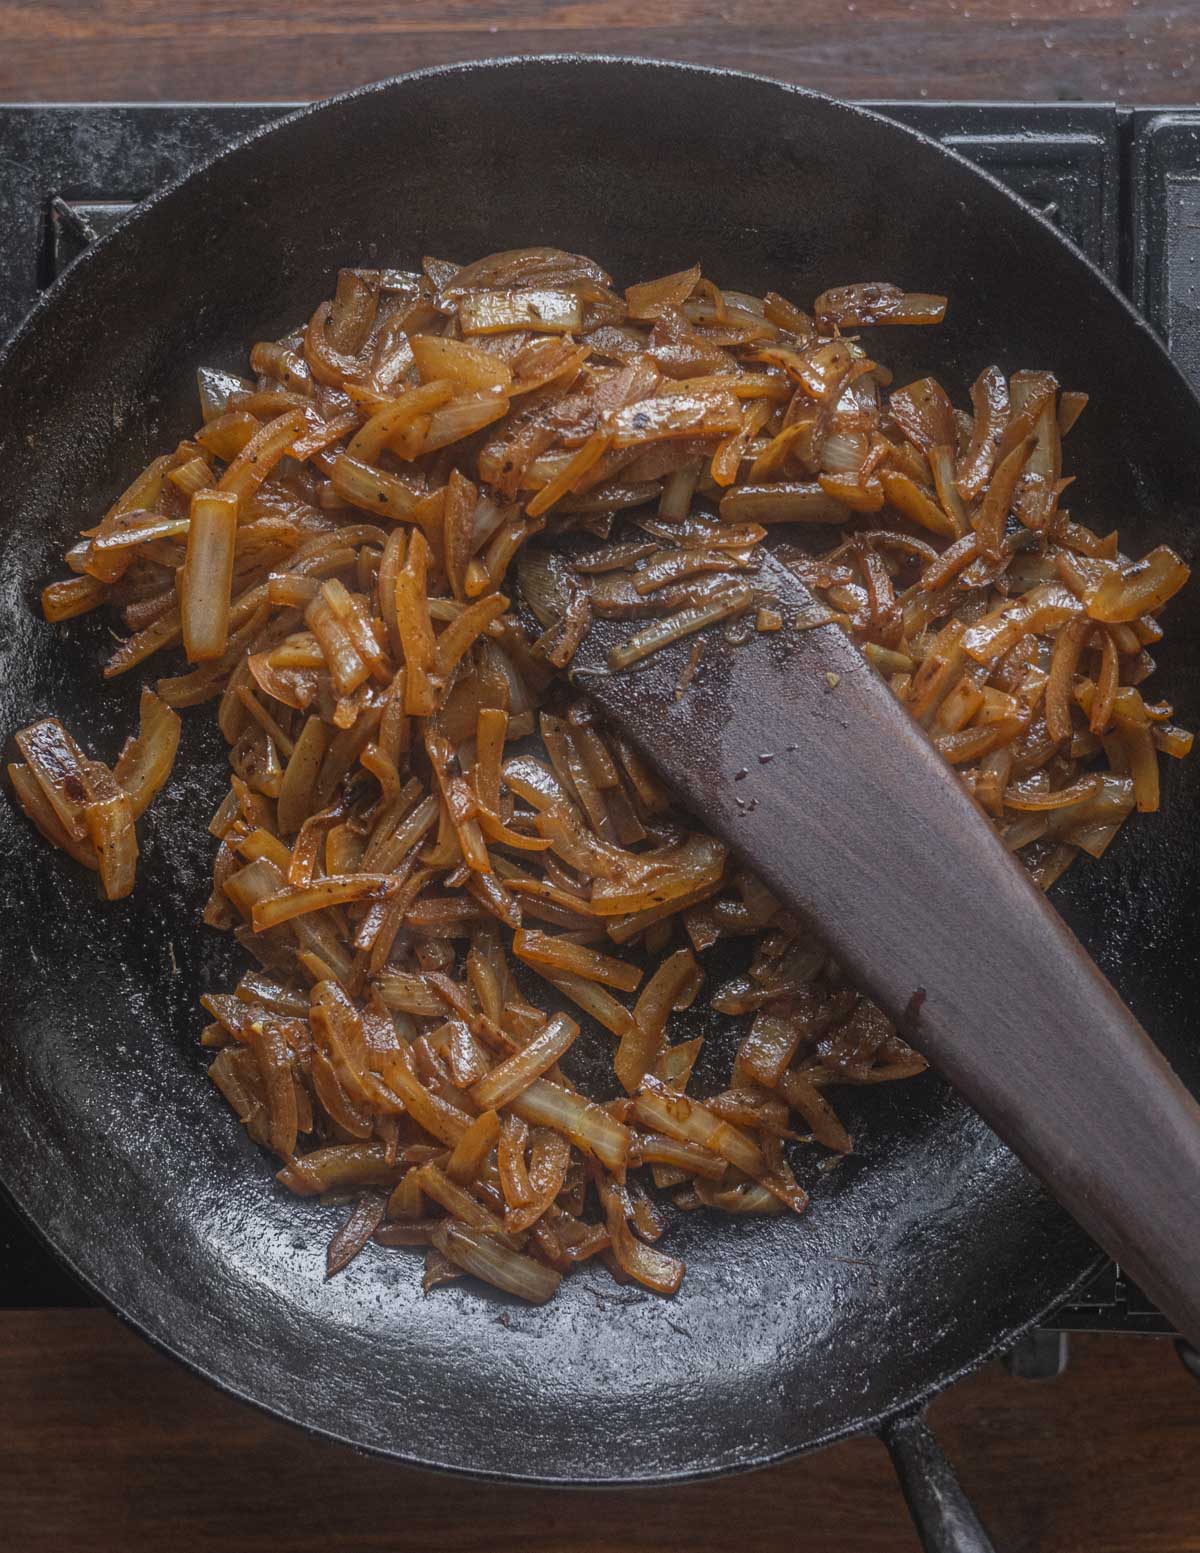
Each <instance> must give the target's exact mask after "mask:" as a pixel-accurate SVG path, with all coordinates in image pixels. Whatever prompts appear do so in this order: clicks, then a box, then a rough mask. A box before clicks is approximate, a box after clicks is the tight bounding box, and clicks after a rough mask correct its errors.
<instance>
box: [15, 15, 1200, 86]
mask: <svg viewBox="0 0 1200 1553" xmlns="http://www.w3.org/2000/svg"><path fill="white" fill-rule="evenodd" d="M1198 48H1200V6H1198V5H1197V4H1196V3H1195V0H1178V3H1177V4H1170V3H1163V0H563V3H560V4H552V3H547V0H0V98H7V99H9V100H12V101H17V100H49V99H52V98H60V99H63V98H65V99H71V98H74V99H89V100H97V99H105V100H110V101H111V100H137V99H145V98H182V99H197V98H211V99H215V100H228V99H231V98H242V99H250V98H260V99H267V98H270V99H275V100H289V99H292V98H308V97H322V96H325V95H327V94H328V93H330V92H335V91H340V90H341V89H342V88H344V87H349V86H357V85H358V84H359V83H360V82H363V81H372V80H377V79H378V78H379V77H380V76H385V75H394V74H396V73H398V72H400V71H403V70H411V69H413V68H415V67H417V66H420V65H432V64H438V63H440V62H442V61H444V60H452V59H480V58H485V57H487V56H489V55H496V54H538V53H548V52H552V51H554V50H571V49H578V50H582V51H585V52H591V53H598V52H605V53H613V54H620V53H629V54H644V55H653V56H657V57H659V58H662V59H685V60H696V61H700V62H702V63H706V64H708V63H720V64H724V65H731V66H733V67H735V68H737V69H739V70H758V71H761V72H762V73H763V74H765V75H774V76H783V77H786V78H787V79H788V80H791V81H800V82H803V83H804V85H806V86H812V87H817V88H819V89H820V90H822V91H827V92H833V93H835V94H840V95H841V96H846V97H917V96H929V97H955V98H969V97H979V98H1000V97H1005V98H1013V99H1016V98H1025V99H1032V98H1044V99H1047V100H1050V101H1054V100H1059V99H1062V100H1068V101H1072V100H1073V101H1083V100H1099V99H1102V100H1105V101H1107V100H1116V101H1121V102H1130V103H1135V102H1136V103H1155V102H1164V103H1165V102H1194V101H1195V100H1196V97H1197V84H1196V82H1197V49H1198Z"/></svg>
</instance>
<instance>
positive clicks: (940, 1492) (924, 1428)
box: [879, 1411, 995, 1553]
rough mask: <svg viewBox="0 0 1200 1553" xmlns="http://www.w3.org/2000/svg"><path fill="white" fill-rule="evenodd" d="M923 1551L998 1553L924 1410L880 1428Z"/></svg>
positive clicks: (908, 1414)
mask: <svg viewBox="0 0 1200 1553" xmlns="http://www.w3.org/2000/svg"><path fill="white" fill-rule="evenodd" d="M879 1438H880V1439H881V1440H882V1441H883V1443H884V1445H886V1446H887V1449H888V1454H889V1456H891V1458H892V1466H893V1467H895V1469H896V1476H897V1477H898V1478H899V1479H900V1487H901V1488H902V1489H903V1490H904V1497H905V1499H906V1500H907V1501H908V1509H909V1513H910V1514H911V1516H912V1518H913V1525H914V1526H915V1527H916V1529H917V1535H918V1536H919V1537H920V1539H921V1546H922V1547H923V1548H924V1549H925V1553H995V1550H994V1548H993V1546H992V1539H991V1538H990V1537H989V1536H988V1534H987V1532H986V1531H984V1529H983V1527H982V1525H981V1524H980V1521H979V1517H978V1516H977V1515H976V1514H975V1511H974V1509H973V1508H972V1506H971V1501H970V1500H969V1499H968V1498H967V1496H966V1495H965V1494H964V1493H963V1491H962V1488H961V1487H960V1485H959V1481H958V1479H957V1478H956V1477H955V1475H954V1468H953V1467H952V1466H951V1465H950V1463H949V1462H948V1461H947V1460H946V1457H945V1454H944V1453H943V1451H942V1448H941V1446H940V1445H939V1444H938V1442H937V1441H936V1440H935V1439H934V1437H933V1435H932V1434H931V1433H930V1430H929V1427H928V1425H927V1424H926V1422H925V1414H924V1412H923V1411H918V1412H915V1413H901V1414H900V1416H899V1417H897V1418H893V1419H891V1420H890V1421H889V1422H888V1423H886V1424H884V1425H883V1426H882V1427H881V1428H880V1430H879Z"/></svg>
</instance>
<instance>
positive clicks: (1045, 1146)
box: [530, 553, 1200, 1343]
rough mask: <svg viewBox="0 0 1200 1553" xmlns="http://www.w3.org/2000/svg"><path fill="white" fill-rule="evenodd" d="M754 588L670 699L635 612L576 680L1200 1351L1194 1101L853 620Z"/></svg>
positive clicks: (604, 623)
mask: <svg viewBox="0 0 1200 1553" xmlns="http://www.w3.org/2000/svg"><path fill="white" fill-rule="evenodd" d="M531 560H532V563H533V564H534V565H536V564H537V562H536V558H535V556H531ZM757 583H758V585H759V586H760V587H762V588H764V589H767V590H769V591H770V592H771V593H773V594H774V595H775V597H776V599H777V600H778V607H779V610H780V613H781V615H782V617H783V622H784V624H783V628H782V629H781V630H780V631H778V632H776V633H763V634H757V633H756V634H754V635H753V636H752V637H751V639H750V640H749V641H748V642H747V643H746V644H745V645H743V646H740V647H736V648H732V647H729V646H726V645H723V644H721V643H720V642H719V640H718V641H716V642H712V643H710V644H709V646H708V649H707V652H706V654H705V657H704V660H703V666H702V668H701V670H700V672H699V673H698V674H697V675H696V677H695V679H694V681H693V682H692V683H691V684H690V686H689V687H688V689H687V692H686V694H685V695H684V696H682V697H681V698H678V699H677V697H676V686H677V683H678V680H679V675H680V673H681V670H682V669H683V667H684V665H685V664H686V662H687V659H688V653H689V651H690V648H691V646H692V643H693V642H694V640H695V638H691V639H687V640H684V641H682V642H676V643H673V644H671V645H670V646H668V647H666V648H664V649H662V650H661V651H659V652H658V653H656V654H655V655H654V656H653V657H651V658H649V659H647V660H645V661H644V662H643V663H641V664H640V665H638V666H636V667H634V668H633V669H631V670H627V671H625V672H622V673H611V672H609V671H608V668H607V664H608V656H609V652H610V650H611V649H612V648H613V647H614V646H616V645H618V644H619V643H622V642H624V641H626V640H628V638H629V637H630V636H631V635H632V634H633V631H634V630H635V629H636V626H631V625H630V624H629V623H628V622H624V621H611V620H600V621H597V622H596V624H595V625H594V627H593V629H592V631H591V633H590V635H589V636H588V638H587V639H586V641H585V643H584V645H583V646H582V647H581V649H580V650H579V652H578V653H577V654H576V656H575V658H574V660H573V662H572V665H571V670H570V673H571V676H572V679H573V680H574V682H575V683H576V684H577V686H578V688H579V689H581V690H582V691H584V692H586V694H587V695H588V696H589V697H591V699H592V700H593V701H594V702H595V703H596V704H597V706H599V707H600V708H601V709H602V710H603V712H604V713H605V715H606V716H607V717H608V718H609V719H610V720H611V721H612V722H613V723H614V724H616V725H617V726H618V727H619V728H621V730H622V731H623V732H624V733H625V734H626V735H627V736H628V737H629V738H630V740H632V741H633V742H634V743H635V744H636V745H637V747H638V748H639V749H640V750H641V751H642V752H643V753H644V754H645V755H646V756H647V757H648V758H649V759H650V760H651V761H652V762H653V763H654V764H655V765H656V766H657V768H658V770H659V771H660V772H661V773H662V775H663V776H664V777H665V778H666V779H667V780H668V782H669V783H670V784H671V786H672V787H673V789H674V790H675V792H676V793H677V794H678V795H679V797H680V798H681V799H682V800H683V802H684V803H685V804H686V805H687V806H688V807H689V808H690V809H691V810H692V812H693V813H694V814H695V815H696V816H697V818H698V819H700V820H701V821H703V822H704V824H706V825H707V826H708V827H709V828H710V829H711V830H712V831H713V832H714V833H716V834H717V835H718V836H720V837H722V838H723V839H724V840H725V841H727V842H728V843H729V844H730V846H732V847H733V848H735V849H736V850H737V851H738V852H739V853H740V854H741V856H742V857H743V858H744V859H745V860H746V861H747V862H748V863H749V864H750V865H751V866H752V867H753V868H754V869H755V871H756V872H757V873H758V874H759V875H760V877H761V878H762V879H763V880H764V881H765V882H766V883H767V884H768V885H769V886H770V888H771V889H772V890H773V891H774V893H775V894H776V895H777V896H778V897H779V899H780V900H782V901H784V902H785V903H786V904H787V905H788V906H790V907H792V908H794V909H796V910H798V911H799V912H801V913H802V914H804V915H805V916H806V917H807V918H808V919H809V920H810V921H812V922H813V923H814V924H815V925H816V926H817V927H818V928H819V930H820V931H821V933H822V935H823V936H824V938H825V939H826V941H827V942H828V943H829V945H830V947H831V948H832V950H833V951H834V953H835V955H836V957H837V958H838V960H839V961H840V962H841V964H842V965H844V966H845V967H846V969H847V970H848V971H849V972H850V973H851V975H852V976H853V977H854V978H855V979H856V980H857V981H858V983H859V984H860V985H861V986H863V987H865V988H866V989H867V990H868V991H869V992H870V993H871V994H872V996H873V997H875V998H876V1000H877V1001H878V1002H879V1004H880V1005H881V1006H882V1007H883V1008H884V1009H885V1010H886V1012H887V1013H888V1014H889V1015H890V1016H891V1017H892V1019H894V1020H895V1021H896V1022H897V1024H898V1025H899V1027H900V1030H901V1033H902V1034H903V1036H904V1037H905V1039H906V1040H908V1041H909V1042H910V1043H911V1044H912V1045H913V1046H914V1047H916V1048H917V1050H919V1051H920V1052H922V1053H923V1054H924V1055H925V1056H926V1057H927V1058H928V1059H929V1061H930V1062H931V1063H932V1064H933V1065H934V1066H935V1067H937V1068H938V1069H939V1070H940V1071H941V1072H942V1073H943V1074H944V1075H945V1076H946V1078H948V1079H949V1080H950V1082H951V1083H952V1084H954V1085H955V1087H956V1088H957V1089H959V1090H960V1091H961V1092H962V1094H963V1095H965V1096H966V1098H967V1099H968V1100H969V1101H970V1102H971V1104H972V1105H973V1106H975V1108H976V1109H977V1110H978V1111H979V1112H980V1114H981V1115H982V1116H983V1117H984V1118H985V1120H986V1121H987V1122H988V1123H989V1124H990V1125H991V1126H992V1127H993V1128H994V1129H995V1131H996V1132H997V1133H998V1134H999V1135H1000V1137H1002V1138H1003V1139H1004V1140H1005V1141H1006V1142H1007V1143H1009V1144H1010V1145H1011V1146H1012V1148H1013V1149H1015V1150H1016V1152H1017V1153H1018V1154H1019V1155H1020V1157H1021V1158H1022V1159H1023V1160H1024V1161H1025V1163H1026V1164H1027V1165H1029V1166H1030V1168H1031V1169H1032V1170H1034V1171H1035V1172H1036V1173H1037V1174H1038V1175H1039V1176H1040V1177H1041V1179H1042V1181H1043V1182H1044V1183H1045V1184H1046V1186H1047V1187H1048V1188H1049V1189H1050V1191H1051V1192H1052V1193H1053V1194H1054V1196H1055V1197H1056V1198H1057V1199H1058V1200H1059V1202H1061V1203H1062V1204H1063V1206H1064V1207H1065V1208H1067V1209H1068V1210H1069V1212H1070V1213H1072V1214H1073V1215H1074V1217H1075V1218H1076V1219H1077V1220H1078V1222H1079V1223H1080V1224H1081V1225H1082V1226H1083V1227H1084V1228H1085V1229H1086V1230H1087V1231H1088V1232H1089V1233H1090V1234H1091V1235H1092V1236H1094V1238H1095V1239H1096V1240H1097V1241H1099V1243H1100V1244H1101V1245H1102V1246H1103V1247H1104V1249H1105V1250H1106V1251H1108V1252H1109V1254H1110V1255H1112V1256H1113V1257H1115V1258H1116V1259H1117V1260H1118V1261H1119V1262H1120V1264H1121V1266H1122V1267H1123V1268H1125V1269H1126V1270H1127V1271H1128V1272H1129V1273H1130V1274H1131V1275H1132V1276H1133V1278H1135V1279H1136V1280H1137V1282H1138V1283H1139V1284H1140V1285H1141V1287H1142V1288H1143V1289H1144V1290H1145V1291H1146V1293H1147V1294H1149V1295H1150V1296H1151V1298H1152V1299H1154V1300H1155V1301H1156V1303H1157V1304H1158V1306H1159V1307H1160V1309H1161V1310H1162V1311H1163V1312H1164V1313H1165V1314H1166V1315H1167V1316H1169V1317H1170V1319H1171V1320H1172V1321H1174V1322H1175V1323H1176V1325H1177V1326H1178V1328H1179V1330H1180V1331H1181V1332H1183V1333H1185V1334H1186V1335H1187V1336H1188V1337H1189V1338H1190V1339H1191V1340H1192V1342H1193V1343H1198V1342H1200V1107H1198V1106H1197V1104H1196V1102H1195V1101H1194V1100H1193V1099H1192V1097H1191V1095H1190V1094H1189V1093H1188V1091H1187V1090H1186V1089H1185V1088H1184V1087H1183V1085H1182V1084H1181V1083H1180V1081H1179V1080H1178V1079H1177V1078H1176V1076H1175V1074H1174V1073H1173V1072H1172V1070H1171V1069H1170V1067H1169V1066H1168V1065H1167V1063H1166V1061H1165V1059H1164V1058H1163V1057H1162V1055H1161V1053H1160V1052H1159V1051H1158V1049H1157V1048H1156V1047H1155V1045H1154V1043H1153V1042H1152V1041H1151V1039H1150V1038H1149V1036H1148V1035H1147V1034H1146V1032H1145V1031H1144V1030H1143V1029H1142V1027H1141V1025H1140V1024H1138V1022H1137V1020H1136V1019H1134V1017H1133V1015H1132V1014H1131V1013H1130V1012H1129V1010H1128V1009H1127V1008H1126V1007H1125V1005H1124V1004H1123V1003H1122V1002H1121V1000H1120V999H1119V998H1118V997H1117V995H1116V993H1115V992H1114V991H1113V989H1112V988H1111V987H1110V986H1109V984H1108V982H1107V981H1106V980H1105V979H1104V977H1103V976H1102V975H1101V974H1100V972H1099V971H1098V970H1097V969H1096V967H1095V965H1093V963H1092V961H1091V960H1090V959H1089V958H1088V956H1087V955H1086V954H1085V952H1084V951H1083V949H1082V948H1081V946H1080V944H1079V942H1078V940H1077V939H1076V938H1075V937H1074V936H1073V934H1072V933H1071V932H1070V930H1069V929H1068V928H1067V927H1066V925H1065V924H1064V923H1063V922H1062V920H1061V919H1060V918H1059V916H1058V915H1057V913H1056V912H1055V911H1054V909H1053V908H1052V907H1051V906H1050V905H1049V904H1048V903H1047V901H1046V899H1045V897H1044V896H1043V895H1042V893H1041V892H1040V891H1039V890H1038V889H1037V887H1036V886H1035V885H1034V884H1033V882H1032V881H1031V880H1030V878H1029V876H1028V875H1027V873H1026V871H1025V870H1024V869H1023V868H1022V867H1021V865H1020V864H1019V863H1017V862H1016V861H1015V860H1014V859H1013V857H1012V856H1011V855H1010V854H1009V853H1008V851H1007V850H1006V848H1005V847H1004V845H1003V843H1002V842H1001V841H1000V839H999V837H998V836H997V835H996V833H995V831H994V830H993V829H992V827H991V825H990V824H989V823H988V821H987V819H986V818H985V816H984V815H983V813H982V811H981V810H980V809H979V808H978V807H977V805H976V803H975V801H974V799H973V798H972V797H971V796H970V795H969V794H968V793H967V791H966V790H965V788H964V787H963V786H962V784H961V782H960V781H959V780H958V778H957V777H956V776H955V775H954V773H953V771H952V770H951V769H950V767H949V766H948V765H947V764H946V763H945V761H943V759H942V758H941V756H940V755H939V754H938V753H937V752H936V750H935V749H934V748H933V746H932V745H931V744H930V743H929V742H928V740H927V739H926V737H925V735H924V733H923V732H922V730H921V729H920V728H919V727H918V726H917V724H916V723H915V722H914V721H913V720H912V719H911V718H910V717H909V715H908V714H907V713H906V712H905V711H904V709H903V708H902V707H901V706H900V705H899V704H898V702H897V701H896V700H895V698H894V697H893V695H892V693H891V691H890V690H889V689H888V688H887V686H886V685H885V684H884V683H883V681H882V680H881V679H880V678H879V676H878V675H877V674H876V673H875V671H874V670H873V669H872V668H871V667H870V665H869V664H868V663H867V661H866V660H865V658H863V656H862V655H861V653H860V652H859V651H858V649H857V648H856V647H855V646H854V644H853V643H852V642H851V641H850V639H849V637H848V636H847V635H846V634H845V632H844V631H843V630H842V629H841V627H840V626H837V625H826V626H821V627H818V628H816V629H810V630H806V631H799V630H796V629H794V625H793V623H794V621H795V619H796V617H797V616H798V615H799V614H800V613H801V612H803V611H805V610H807V611H809V612H810V616H811V611H812V609H813V607H814V600H813V597H812V595H811V594H810V593H809V592H808V590H807V588H806V587H805V586H804V584H803V583H802V582H801V581H800V579H799V578H798V577H796V576H795V574H794V573H793V572H792V571H790V570H789V569H788V568H787V567H786V566H785V565H783V564H782V563H781V562H780V560H779V559H778V558H776V557H775V556H774V555H771V554H770V553H765V554H764V555H763V558H762V563H761V569H760V573H759V576H758V579H757ZM530 591H531V592H532V591H534V590H530ZM541 596H542V604H541V606H540V608H539V610H538V612H539V614H540V615H542V616H544V615H545V614H546V610H545V589H544V587H543V589H542V590H541ZM543 623H545V621H543ZM716 630H717V631H719V630H720V627H717V628H716Z"/></svg>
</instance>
